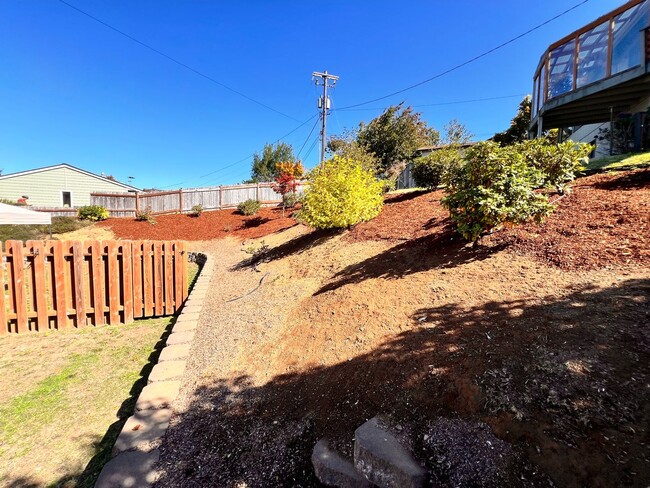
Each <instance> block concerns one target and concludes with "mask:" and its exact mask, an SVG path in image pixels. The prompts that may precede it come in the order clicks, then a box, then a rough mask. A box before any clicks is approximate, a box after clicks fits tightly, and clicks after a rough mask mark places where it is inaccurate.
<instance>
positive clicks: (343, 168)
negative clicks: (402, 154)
mask: <svg viewBox="0 0 650 488" xmlns="http://www.w3.org/2000/svg"><path fill="white" fill-rule="evenodd" d="M302 204H303V208H302V210H301V213H300V218H301V219H302V220H304V221H305V223H307V224H308V225H310V226H312V227H316V228H318V229H332V228H346V227H350V226H352V225H355V224H357V223H359V222H363V221H368V220H370V219H373V218H375V217H376V216H377V215H378V214H379V212H380V211H381V208H382V206H383V204H384V199H383V196H382V183H381V182H380V181H378V180H377V178H376V177H375V175H374V172H373V171H372V170H369V169H367V168H364V166H363V164H362V163H360V162H358V161H354V160H352V159H348V158H343V157H340V156H334V157H333V158H332V159H330V160H328V161H326V162H325V163H324V164H323V166H321V167H317V168H315V169H314V170H313V171H312V173H311V182H310V185H309V187H308V188H307V189H306V190H305V195H304V197H303V199H302Z"/></svg>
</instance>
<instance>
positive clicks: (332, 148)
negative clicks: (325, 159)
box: [327, 130, 378, 171]
mask: <svg viewBox="0 0 650 488" xmlns="http://www.w3.org/2000/svg"><path fill="white" fill-rule="evenodd" d="M327 152H329V153H330V154H331V155H332V156H339V157H342V158H348V159H353V160H355V161H358V162H360V163H361V164H362V165H363V166H364V167H365V168H367V169H371V170H373V171H376V170H377V164H378V163H377V157H376V156H375V155H374V153H371V152H369V151H368V150H367V149H366V148H364V147H363V146H361V145H360V144H359V143H358V142H357V133H356V131H350V130H346V131H344V132H343V134H341V135H334V136H331V137H330V138H329V140H328V141H327Z"/></svg>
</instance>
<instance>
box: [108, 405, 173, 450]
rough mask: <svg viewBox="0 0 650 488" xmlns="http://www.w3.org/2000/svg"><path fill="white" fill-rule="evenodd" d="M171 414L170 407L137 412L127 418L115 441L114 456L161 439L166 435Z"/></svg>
mask: <svg viewBox="0 0 650 488" xmlns="http://www.w3.org/2000/svg"><path fill="white" fill-rule="evenodd" d="M171 415H172V411H171V410H170V409H168V408H164V409H161V410H143V411H142V412H136V413H135V414H134V415H132V416H131V417H129V418H128V419H127V420H126V423H125V424H124V427H123V428H122V432H120V435H119V436H118V438H117V440H116V441H115V445H114V446H113V456H115V455H117V454H119V453H120V452H123V451H131V450H134V449H142V448H143V447H146V446H148V445H150V444H151V443H152V442H156V441H157V440H159V439H160V438H161V437H162V436H163V435H165V431H166V430H167V427H168V426H169V419H170V418H171Z"/></svg>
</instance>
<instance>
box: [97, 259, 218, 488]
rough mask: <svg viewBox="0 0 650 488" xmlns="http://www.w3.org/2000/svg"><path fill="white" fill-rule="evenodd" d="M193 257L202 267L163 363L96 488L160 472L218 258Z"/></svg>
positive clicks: (143, 480) (149, 478)
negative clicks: (164, 439)
mask: <svg viewBox="0 0 650 488" xmlns="http://www.w3.org/2000/svg"><path fill="white" fill-rule="evenodd" d="M188 261H190V262H195V263H197V264H198V265H199V266H200V270H199V274H198V276H197V278H196V280H195V282H194V285H193V287H192V289H191V290H190V294H189V296H188V298H187V300H186V302H185V305H184V306H183V308H182V309H181V312H180V314H179V315H178V316H177V317H176V321H175V323H174V326H173V328H172V333H171V334H170V335H169V336H168V337H167V340H166V342H165V347H164V348H163V349H162V351H160V355H159V357H158V364H156V365H155V366H154V368H153V369H152V371H151V373H150V374H149V378H148V384H147V386H145V387H144V388H143V389H142V392H140V395H139V396H138V399H137V400H136V403H135V412H134V414H133V415H132V416H131V417H129V418H128V419H127V421H126V423H125V424H124V427H123V428H122V431H121V432H120V435H119V436H118V438H117V440H116V441H115V445H114V446H113V450H112V456H113V458H112V459H111V460H110V461H109V462H108V463H106V465H105V466H104V468H103V469H102V471H101V473H100V475H99V478H98V479H97V483H95V488H108V487H110V488H114V487H124V488H126V487H135V486H137V487H143V488H144V487H148V486H152V485H153V483H155V482H156V480H157V479H158V477H159V474H160V473H159V471H158V470H157V468H156V463H157V462H158V459H159V458H160V452H159V451H158V446H159V444H160V440H161V439H162V437H163V436H164V435H165V432H166V430H167V427H168V426H169V420H170V418H171V415H172V410H171V408H170V407H171V404H172V403H173V401H174V400H175V399H176V397H177V396H178V392H179V391H180V387H181V378H182V375H183V372H184V370H185V361H186V359H187V357H188V356H189V353H190V350H191V347H192V341H193V339H194V334H195V332H196V328H197V327H198V323H199V317H200V315H201V310H202V308H203V301H204V299H205V297H206V295H207V291H208V288H209V286H210V281H211V280H212V269H213V266H214V265H213V260H212V258H211V257H210V258H209V257H208V255H206V254H203V253H196V252H190V253H188Z"/></svg>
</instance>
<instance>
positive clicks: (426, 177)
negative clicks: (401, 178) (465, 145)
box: [412, 148, 462, 190]
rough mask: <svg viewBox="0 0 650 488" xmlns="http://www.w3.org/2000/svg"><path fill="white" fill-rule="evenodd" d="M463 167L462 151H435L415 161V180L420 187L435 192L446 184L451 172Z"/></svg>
mask: <svg viewBox="0 0 650 488" xmlns="http://www.w3.org/2000/svg"><path fill="white" fill-rule="evenodd" d="M460 166H462V156H461V154H460V150H459V149H456V148H445V149H438V150H436V151H433V152H431V153H429V154H427V155H426V156H422V157H419V158H417V159H416V160H415V161H413V166H412V172H413V179H414V180H415V183H416V184H417V185H418V186H422V187H424V188H428V189H430V190H435V189H436V188H437V187H438V186H440V185H441V184H443V183H446V182H447V180H448V179H449V177H450V175H451V172H453V171H456V170H458V168H459V167H460Z"/></svg>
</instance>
